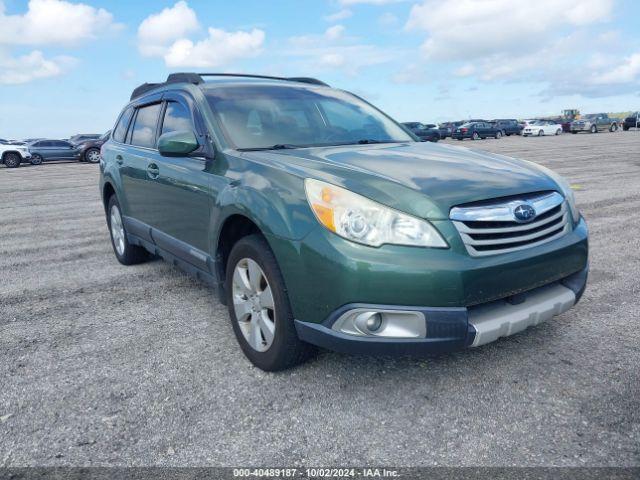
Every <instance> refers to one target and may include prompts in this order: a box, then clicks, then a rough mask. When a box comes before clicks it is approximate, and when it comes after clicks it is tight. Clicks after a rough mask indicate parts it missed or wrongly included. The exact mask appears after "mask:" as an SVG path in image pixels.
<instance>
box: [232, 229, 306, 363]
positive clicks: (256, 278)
mask: <svg viewBox="0 0 640 480" xmlns="http://www.w3.org/2000/svg"><path fill="white" fill-rule="evenodd" d="M225 290H226V294H227V305H228V306H229V315H230V317H231V323H232V325H233V331H234V333H235V335H236V339H237V340H238V343H239V344H240V348H241V349H242V351H243V352H244V354H245V356H246V357H247V358H248V359H249V360H250V361H251V363H253V364H254V365H255V366H256V367H258V368H260V369H261V370H265V371H268V372H274V371H278V370H284V369H286V368H290V367H293V366H294V365H298V364H300V363H302V362H304V361H305V360H307V359H308V358H309V357H310V356H311V354H312V353H313V352H314V350H315V349H314V348H313V347H312V346H311V345H309V344H307V343H305V342H302V341H301V340H300V339H299V338H298V334H297V333H296V329H295V325H294V322H293V313H292V312H291V306H290V305H289V297H288V294H287V289H286V287H285V284H284V279H283V278H282V273H281V272H280V268H279V267H278V263H277V261H276V258H275V256H274V254H273V252H272V251H271V248H270V247H269V244H268V243H267V241H266V240H265V239H264V237H262V236H261V235H249V236H247V237H244V238H242V239H240V240H239V241H238V242H237V243H236V244H235V245H234V246H233V248H232V249H231V253H230V254H229V260H228V262H227V269H226V282H225Z"/></svg>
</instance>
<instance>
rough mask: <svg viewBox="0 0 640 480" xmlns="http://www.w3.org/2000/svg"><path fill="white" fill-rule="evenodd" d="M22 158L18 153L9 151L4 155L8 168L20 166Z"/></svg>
mask: <svg viewBox="0 0 640 480" xmlns="http://www.w3.org/2000/svg"><path fill="white" fill-rule="evenodd" d="M20 162H22V158H21V157H20V155H18V154H17V153H7V154H5V156H4V164H5V165H6V167H7V168H18V167H19V166H20Z"/></svg>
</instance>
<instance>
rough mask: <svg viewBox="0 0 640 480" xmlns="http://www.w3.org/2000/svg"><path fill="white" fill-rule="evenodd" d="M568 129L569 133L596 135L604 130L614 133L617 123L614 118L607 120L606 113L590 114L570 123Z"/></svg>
mask: <svg viewBox="0 0 640 480" xmlns="http://www.w3.org/2000/svg"><path fill="white" fill-rule="evenodd" d="M570 128H571V133H578V132H590V133H596V132H603V131H605V130H609V131H610V132H615V131H616V130H617V129H618V121H617V120H616V119H614V118H609V115H607V114H606V113H590V114H587V115H583V116H582V117H580V119H579V120H574V121H573V122H571V126H570Z"/></svg>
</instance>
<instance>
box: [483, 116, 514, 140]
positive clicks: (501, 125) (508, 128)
mask: <svg viewBox="0 0 640 480" xmlns="http://www.w3.org/2000/svg"><path fill="white" fill-rule="evenodd" d="M490 123H491V124H492V125H493V126H494V127H495V128H497V129H498V130H500V132H501V133H502V135H503V136H505V135H506V136H507V137H508V136H509V135H520V134H521V133H522V128H521V127H520V124H519V123H518V121H517V120H516V119H511V118H507V119H496V120H491V122H490Z"/></svg>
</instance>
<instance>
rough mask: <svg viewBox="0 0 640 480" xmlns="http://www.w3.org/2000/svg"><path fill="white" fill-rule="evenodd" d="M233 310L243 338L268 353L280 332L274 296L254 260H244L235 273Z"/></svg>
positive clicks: (255, 348) (257, 349) (252, 345)
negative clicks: (278, 330)
mask: <svg viewBox="0 0 640 480" xmlns="http://www.w3.org/2000/svg"><path fill="white" fill-rule="evenodd" d="M232 283H233V285H232V287H231V288H232V295H233V310H234V312H235V314H236V319H237V321H238V324H239V325H240V330H241V331H242V335H243V336H244V338H245V340H246V341H247V343H248V344H249V345H251V348H253V349H254V350H256V351H258V352H266V351H267V350H268V349H269V347H270V346H271V344H272V343H273V339H274V336H275V332H276V323H275V319H276V310H275V305H274V302H273V293H272V291H271V286H270V285H269V282H268V280H267V277H266V275H265V274H264V272H263V271H262V268H260V265H258V263H257V262H256V261H254V260H251V259H250V258H243V259H242V260H240V261H239V262H238V263H237V264H236V266H235V268H234V270H233V281H232Z"/></svg>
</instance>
